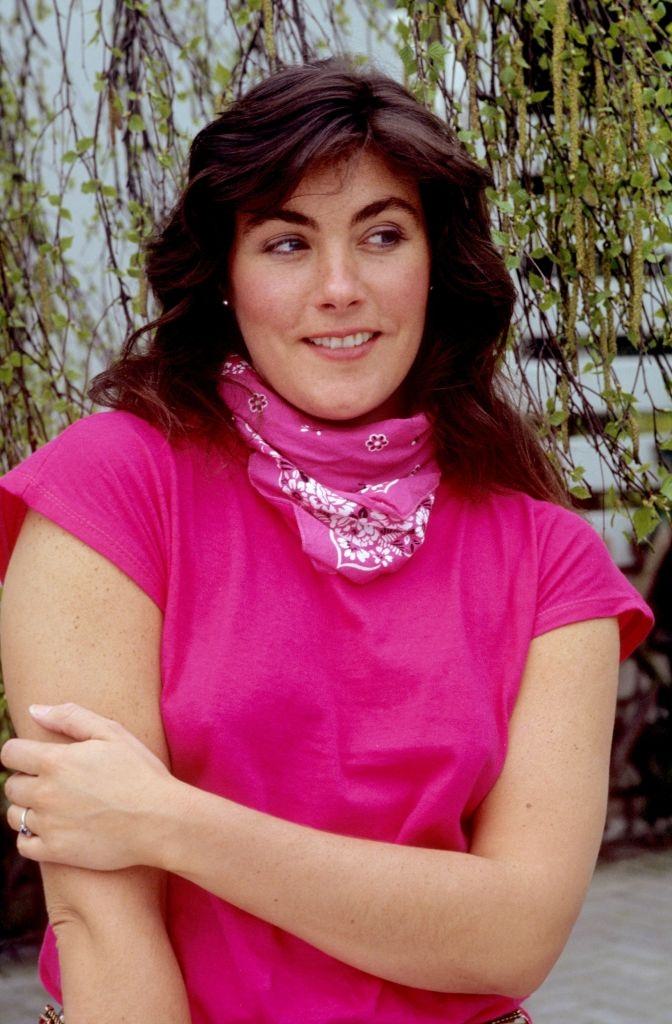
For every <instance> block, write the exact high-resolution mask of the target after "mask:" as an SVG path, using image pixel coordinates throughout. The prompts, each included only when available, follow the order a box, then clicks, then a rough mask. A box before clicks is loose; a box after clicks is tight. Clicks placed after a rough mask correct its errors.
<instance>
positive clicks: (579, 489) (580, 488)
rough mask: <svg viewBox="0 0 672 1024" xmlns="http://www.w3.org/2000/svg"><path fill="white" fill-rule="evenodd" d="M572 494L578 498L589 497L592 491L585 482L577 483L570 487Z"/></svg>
mask: <svg viewBox="0 0 672 1024" xmlns="http://www.w3.org/2000/svg"><path fill="white" fill-rule="evenodd" d="M569 491H570V494H573V495H574V496H575V497H577V498H589V497H590V491H589V490H588V488H587V487H586V486H585V485H584V484H576V485H575V486H574V487H570V488H569Z"/></svg>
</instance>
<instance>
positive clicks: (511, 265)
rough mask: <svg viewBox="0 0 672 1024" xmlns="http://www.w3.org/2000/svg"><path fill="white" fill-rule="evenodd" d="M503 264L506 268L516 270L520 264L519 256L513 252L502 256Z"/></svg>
mask: <svg viewBox="0 0 672 1024" xmlns="http://www.w3.org/2000/svg"><path fill="white" fill-rule="evenodd" d="M504 266H505V267H506V269H507V270H517V269H518V267H519V266H520V256H517V255H516V254H515V253H513V254H511V255H510V256H505V257H504Z"/></svg>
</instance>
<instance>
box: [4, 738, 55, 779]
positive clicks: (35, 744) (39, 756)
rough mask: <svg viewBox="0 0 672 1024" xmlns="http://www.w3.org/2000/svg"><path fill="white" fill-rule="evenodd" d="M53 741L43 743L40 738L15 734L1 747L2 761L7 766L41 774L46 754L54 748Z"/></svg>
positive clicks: (19, 770)
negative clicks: (20, 737) (33, 738)
mask: <svg viewBox="0 0 672 1024" xmlns="http://www.w3.org/2000/svg"><path fill="white" fill-rule="evenodd" d="M54 746H55V744H53V743H48V742H47V743H42V742H41V741H40V740H22V739H19V738H18V737H16V736H13V737H12V739H11V740H7V742H6V743H5V744H4V746H3V747H2V749H0V761H2V763H3V765H4V766H5V768H11V769H12V770H13V771H17V772H25V773H26V774H27V775H39V774H40V771H41V770H42V769H43V768H44V765H45V755H47V752H48V751H51V750H53V749H54Z"/></svg>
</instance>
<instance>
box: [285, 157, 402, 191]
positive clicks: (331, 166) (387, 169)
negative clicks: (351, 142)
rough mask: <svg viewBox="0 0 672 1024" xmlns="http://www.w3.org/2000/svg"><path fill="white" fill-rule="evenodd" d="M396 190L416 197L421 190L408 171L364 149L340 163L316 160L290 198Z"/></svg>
mask: <svg viewBox="0 0 672 1024" xmlns="http://www.w3.org/2000/svg"><path fill="white" fill-rule="evenodd" d="M376 190H378V191H384V192H389V191H390V190H393V191H394V192H395V193H397V194H399V195H403V196H404V197H405V198H408V199H412V198H415V197H416V196H417V194H418V187H417V184H416V182H415V181H414V180H413V179H412V178H411V177H410V176H409V175H404V174H402V173H401V172H400V171H398V170H397V169H395V168H394V167H393V166H392V165H391V164H388V163H387V162H386V161H385V160H383V159H382V157H380V156H378V155H377V154H375V153H370V152H361V153H356V154H354V155H353V156H351V157H348V158H346V159H343V160H340V161H338V162H337V163H334V162H333V161H330V162H329V163H319V164H314V165H313V166H312V167H311V168H310V169H309V170H308V171H307V172H306V174H304V176H303V178H301V180H300V181H299V183H298V184H297V186H296V187H295V188H294V189H293V190H292V192H291V193H290V195H289V196H288V198H287V200H286V201H287V202H288V203H289V202H291V201H292V200H295V199H296V200H298V199H300V198H304V197H312V196H315V197H316V198H320V197H321V196H331V195H337V196H338V197H339V200H340V201H343V200H344V199H346V198H347V196H348V194H351V195H353V196H354V195H355V194H356V193H361V192H365V191H371V192H374V191H376Z"/></svg>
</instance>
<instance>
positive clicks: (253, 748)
mask: <svg viewBox="0 0 672 1024" xmlns="http://www.w3.org/2000/svg"><path fill="white" fill-rule="evenodd" d="M26 506H30V507H31V508H34V509H36V510H37V511H38V512H41V513H42V514H43V515H45V516H47V517H48V518H49V519H51V520H53V521H54V522H55V523H58V524H59V525H60V526H61V527H63V528H65V529H66V530H68V531H70V532H71V533H72V534H74V535H76V536H77V537H79V538H80V539H81V540H82V541H84V542H85V543H86V544H88V545H89V546H91V547H92V548H95V549H96V550H97V551H98V552H100V553H101V554H102V555H104V556H105V557H107V558H109V559H110V560H111V561H112V562H114V563H115V564H116V565H117V566H118V567H119V568H121V569H122V570H123V571H124V572H125V573H126V574H128V575H129V576H130V577H131V578H132V579H133V580H135V582H136V583H137V584H138V585H139V586H140V587H141V588H142V589H143V590H144V591H145V592H146V593H147V594H148V595H149V596H150V597H151V598H152V600H153V601H154V602H156V604H157V605H158V606H159V608H160V609H161V611H162V612H163V613H164V627H163V636H162V645H161V674H162V684H163V688H162V696H161V713H162V718H163V723H164V727H165V732H166V737H167V741H168V745H169V748H170V755H171V758H172V767H173V772H174V774H175V775H177V776H178V777H179V778H181V779H183V780H185V781H186V782H188V783H190V784H192V785H194V786H198V787H199V788H201V789H204V790H209V791H211V792H213V793H217V794H220V795H221V796H224V797H227V798H229V799H232V800H234V801H237V802H239V803H241V804H244V805H246V806H249V807H253V808H256V809H258V810H260V811H264V812H268V813H270V814H273V815H276V816H278V817H281V818H285V819H287V820H289V821H293V822H297V823H299V824H304V825H309V826H312V827H313V828H317V829H323V830H326V831H329V832H334V833H340V834H343V835H351V836H360V837H366V838H369V839H373V840H380V841H384V842H390V843H401V844H404V845H409V846H419V847H432V848H437V849H445V850H458V851H467V850H468V849H469V829H470V822H471V818H472V815H473V812H474V810H475V809H476V808H477V807H478V805H479V803H480V802H481V801H482V800H483V798H484V797H485V796H486V794H487V793H488V791H489V790H490V789H491V787H492V786H493V784H494V783H495V781H496V780H497V778H498V776H499V774H500V772H501V769H502V764H503V762H504V757H505V754H506V745H507V723H508V720H509V717H510V715H511V711H512V709H513V706H514V702H515V700H516V695H517V692H518V688H519V684H520V680H521V675H522V672H523V668H524V665H525V660H526V656H527V653H528V649H529V646H530V641H531V640H532V638H533V637H535V636H538V635H539V634H540V633H544V632H546V631H548V630H551V629H555V628H556V627H558V626H562V625H564V624H566V623H569V622H574V621H577V620H581V619H589V618H596V617H604V616H618V620H619V625H620V630H621V657H622V658H625V657H627V655H629V654H630V653H631V651H632V650H633V649H634V648H635V647H636V646H637V645H638V644H639V643H640V642H641V641H642V640H643V639H644V637H645V636H646V634H647V633H648V631H649V629H650V628H651V626H652V623H653V616H652V613H651V610H650V609H649V607H648V606H647V605H646V603H645V602H644V601H643V600H642V598H641V597H640V596H639V594H638V593H637V591H636V590H635V589H634V587H633V586H632V585H631V584H630V583H629V581H628V580H627V579H626V578H625V577H624V576H623V574H622V573H621V572H620V571H619V570H618V569H617V567H616V566H615V565H614V562H613V561H612V558H611V556H610V554H609V552H608V550H607V548H606V546H605V544H604V542H603V541H602V539H601V537H600V536H599V535H598V533H597V532H596V531H595V530H594V529H593V527H592V526H591V525H590V524H589V523H587V522H586V521H585V520H583V519H582V518H581V517H580V516H579V515H578V514H577V513H575V512H571V511H567V510H565V509H563V508H561V507H559V506H556V505H554V504H551V503H549V502H545V501H539V500H535V499H532V498H529V497H528V496H526V495H524V494H521V493H513V492H510V493H509V494H507V495H504V496H494V497H492V498H490V499H488V500H487V501H485V502H483V503H482V504H480V505H479V506H476V507H474V506H471V505H468V504H467V503H465V502H464V501H463V500H462V499H460V498H458V497H457V496H456V494H455V493H454V491H451V488H450V487H449V486H448V485H447V484H446V483H442V484H441V486H440V488H439V491H438V492H437V499H436V503H435V507H434V510H433V512H432V514H431V517H430V521H429V525H428V529H427V536H426V540H425V543H424V544H423V546H422V547H421V548H420V549H419V550H418V551H417V552H416V554H414V555H413V557H412V558H411V559H410V560H409V561H408V562H407V563H406V564H405V565H404V566H403V567H402V568H401V569H399V570H398V571H397V572H394V573H390V574H383V575H381V576H379V577H378V578H376V579H374V580H371V581H369V582H367V583H366V584H365V585H358V584H355V583H352V582H349V581H348V580H347V579H344V578H343V577H341V576H339V575H333V574H326V573H321V572H318V571H316V570H315V569H314V568H313V567H312V565H311V563H310V562H309V560H308V558H307V557H306V556H305V555H304V554H303V552H302V550H301V546H300V541H299V537H298V534H297V533H296V531H295V530H294V528H293V527H292V525H291V523H290V522H289V521H288V520H287V519H286V518H285V517H284V516H283V515H282V514H281V513H280V512H279V511H278V510H277V509H276V508H274V507H273V506H272V505H271V504H270V503H268V502H267V501H266V500H265V499H264V498H263V497H261V496H260V495H259V494H258V493H257V492H256V491H255V490H254V489H253V488H252V486H251V485H250V483H249V481H248V479H247V475H246V472H245V468H244V466H242V465H241V464H240V463H239V462H237V461H236V460H235V459H231V460H228V462H227V460H224V459H222V458H221V457H219V456H216V455H215V454H213V453H212V452H211V453H209V454H208V453H206V452H205V450H204V449H203V448H200V447H197V446H195V445H189V446H184V447H181V448H177V447H172V446H171V445H169V444H168V442H167V441H166V440H165V438H164V437H163V435H162V434H161V433H160V432H159V431H158V430H157V429H156V428H154V427H152V426H150V425H149V424H148V423H146V422H145V421H144V420H142V419H140V418H138V417H136V416H134V415H132V414H130V413H126V412H120V411H112V412H110V411H105V412H99V413H95V414H93V415H91V416H88V417H85V418H84V419H82V420H80V421H79V422H77V423H74V424H73V425H72V426H70V427H68V428H67V429H66V430H64V431H63V432H62V433H61V434H59V435H58V436H57V437H56V438H54V439H53V440H52V441H50V442H49V443H48V444H46V445H44V446H43V447H42V448H40V449H39V450H38V451H37V452H35V453H34V454H33V455H31V456H30V457H29V458H27V459H25V460H24V461H23V462H22V463H21V464H20V465H18V466H17V467H15V468H14V469H13V470H12V471H11V472H9V473H7V474H6V475H5V476H4V477H2V478H1V479H0V508H1V509H2V515H1V516H0V527H1V528H0V579H4V573H5V569H6V566H7V562H8V559H9V555H10V552H11V550H12V547H13V544H14V542H15V540H16V537H17V535H18V531H19V529H20V525H21V522H22V520H23V517H24V514H25V511H26ZM589 684H590V679H587V680H586V685H589ZM168 926H169V931H170V937H171V940H172V943H173V945H174V948H175V952H176V955H177V959H178V961H179V964H180V967H181V969H182V972H183V975H184V979H185V982H186V986H187V991H188V993H189V1000H190V1004H191V1015H192V1022H193V1024H222V1022H224V1021H225V1022H226V1024H238V1022H240V1024H243V1022H245V1024H297V1022H299V1021H300V1022H301V1024H362V1022H363V1021H367V1022H375V1021H379V1022H381V1024H410V1022H414V1024H420V1022H423V1024H424V1022H426V1024H430V1022H431V1024H467V1022H469V1024H480V1022H483V1021H487V1020H489V1019H490V1018H493V1017H496V1016H498V1015H500V1014H504V1013H507V1012H508V1011H509V1010H511V1009H512V1008H514V1007H515V1006H516V1005H517V1002H516V1001H514V1000H512V999H509V998H506V997H502V996H498V995H487V994H485V995H450V994H445V993H438V992H430V991H427V990H422V989H417V988H411V987H407V986H404V985H399V984H395V983H393V982H390V981H385V980H382V979H380V978H377V977H374V976H373V975H371V974H368V973H366V972H364V971H361V970H359V969H357V968H355V967H351V966H350V965H348V964H345V963H342V962H341V961H339V960H337V959H335V958H333V957H331V956H328V955H327V954H325V953H323V952H321V951H320V950H318V949H317V948H315V947H314V946H311V945H310V944H308V943H307V942H305V941H303V940H302V939H300V938H297V937H296V936H294V935H292V934H290V933H288V932H286V931H283V930H282V929H280V928H278V927H276V926H274V925H271V924H268V923H266V922H265V921H263V920H261V919H260V918H257V917H255V916H253V915H251V914H248V913H247V912H245V911H242V910H239V909H238V908H236V907H234V906H233V905H231V904H229V903H227V902H225V901H224V900H222V899H219V898H217V897H215V896H213V895H211V894H210V893H208V892H206V891H205V890H203V889H200V888H198V887H196V886H195V885H193V884H192V883H190V882H187V881H185V880H183V879H181V878H179V877H176V876H172V875H171V876H169V885H168ZM505 953H506V951H505V950H503V951H502V954H503V955H505ZM40 973H41V978H42V980H43V983H44V984H45V986H46V988H47V990H48V991H49V992H50V993H51V994H52V995H53V996H54V998H55V999H57V1000H59V1002H60V1001H61V993H60V986H59V971H58V959H57V954H56V949H55V944H54V937H53V933H52V931H51V930H50V929H48V930H47V933H46V936H45V941H44V945H43V948H42V953H41V959H40Z"/></svg>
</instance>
